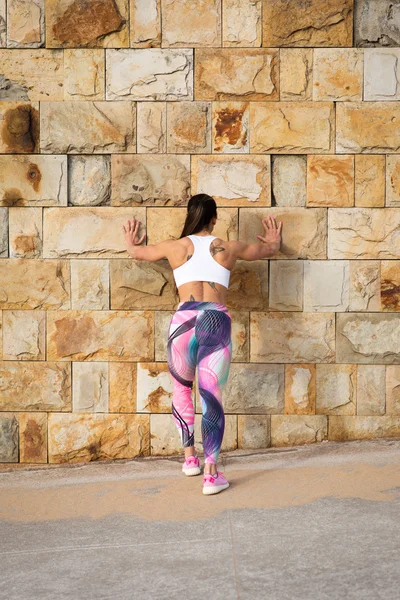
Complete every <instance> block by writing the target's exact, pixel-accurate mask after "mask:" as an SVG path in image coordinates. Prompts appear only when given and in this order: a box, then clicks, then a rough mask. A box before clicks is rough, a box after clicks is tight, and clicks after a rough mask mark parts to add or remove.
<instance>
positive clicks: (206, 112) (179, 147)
mask: <svg viewBox="0 0 400 600" xmlns="http://www.w3.org/2000/svg"><path fill="white" fill-rule="evenodd" d="M167 131H168V134H167V152H169V153H172V154H204V153H205V154H209V153H210V152H211V103H210V102H176V103H174V104H173V103H170V104H168V105H167Z"/></svg>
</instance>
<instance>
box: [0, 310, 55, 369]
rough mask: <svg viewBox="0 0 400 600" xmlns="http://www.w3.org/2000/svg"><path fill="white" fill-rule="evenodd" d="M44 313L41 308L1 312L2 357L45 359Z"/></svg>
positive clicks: (10, 358) (6, 358)
mask: <svg viewBox="0 0 400 600" xmlns="http://www.w3.org/2000/svg"><path fill="white" fill-rule="evenodd" d="M45 345H46V313H45V311H43V310H35V311H33V310H15V311H13V310H5V311H4V312H3V359H4V360H45Z"/></svg>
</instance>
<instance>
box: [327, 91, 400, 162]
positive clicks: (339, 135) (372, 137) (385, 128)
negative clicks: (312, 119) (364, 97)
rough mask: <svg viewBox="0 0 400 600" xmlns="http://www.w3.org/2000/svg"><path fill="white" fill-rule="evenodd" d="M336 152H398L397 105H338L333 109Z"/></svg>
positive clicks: (399, 120) (399, 121) (399, 108)
mask: <svg viewBox="0 0 400 600" xmlns="http://www.w3.org/2000/svg"><path fill="white" fill-rule="evenodd" d="M336 152H338V153H339V154H343V153H344V154H347V153H355V154H357V153H360V154H361V153H365V154H377V153H378V154H390V153H391V152H400V102H398V103H396V104H394V103H393V102H340V103H339V104H338V105H337V107H336Z"/></svg>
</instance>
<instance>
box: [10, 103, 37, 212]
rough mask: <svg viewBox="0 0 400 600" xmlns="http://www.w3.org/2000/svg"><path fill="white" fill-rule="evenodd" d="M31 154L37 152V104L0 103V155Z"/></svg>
mask: <svg viewBox="0 0 400 600" xmlns="http://www.w3.org/2000/svg"><path fill="white" fill-rule="evenodd" d="M42 106H43V105H42ZM32 152H39V102H21V101H19V102H18V101H15V102H12V101H11V100H6V101H4V102H3V101H0V153H1V154H31V153H32ZM11 197H12V198H13V197H14V195H12V196H11ZM3 201H4V198H3Z"/></svg>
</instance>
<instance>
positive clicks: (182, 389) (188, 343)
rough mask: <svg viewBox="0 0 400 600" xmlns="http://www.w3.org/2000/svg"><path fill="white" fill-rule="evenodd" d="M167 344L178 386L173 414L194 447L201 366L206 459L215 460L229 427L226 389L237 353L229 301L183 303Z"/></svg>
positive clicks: (183, 437)
mask: <svg viewBox="0 0 400 600" xmlns="http://www.w3.org/2000/svg"><path fill="white" fill-rule="evenodd" d="M167 349H168V367H169V371H170V373H171V375H172V379H173V385H174V393H173V400H172V415H173V418H174V420H175V423H176V425H177V427H178V429H179V432H180V435H181V441H182V445H183V446H184V447H185V446H194V415H195V412H194V405H193V400H192V388H193V380H194V376H195V371H196V367H197V378H198V386H199V393H200V398H201V405H202V421H201V434H202V440H203V449H204V458H205V462H206V463H214V464H215V463H216V462H217V460H218V455H219V451H220V448H221V443H222V438H223V435H224V429H225V415H224V411H223V407H222V389H223V386H224V384H225V383H226V381H227V379H228V375H229V369H230V363H231V357H232V340H231V316H230V314H229V311H228V309H227V308H226V306H225V305H223V304H219V303H217V302H195V301H193V302H181V303H180V304H179V305H178V309H177V311H176V312H175V314H174V315H173V317H172V319H171V323H170V327H169V332H168V345H167Z"/></svg>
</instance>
